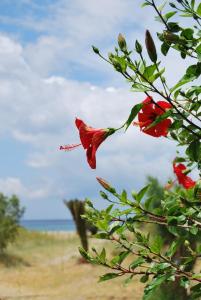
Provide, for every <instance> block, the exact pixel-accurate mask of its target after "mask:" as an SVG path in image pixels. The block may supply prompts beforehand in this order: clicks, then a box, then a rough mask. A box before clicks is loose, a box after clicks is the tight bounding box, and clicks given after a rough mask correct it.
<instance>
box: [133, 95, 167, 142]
mask: <svg viewBox="0 0 201 300" xmlns="http://www.w3.org/2000/svg"><path fill="white" fill-rule="evenodd" d="M170 108H172V106H171V104H170V103H168V102H166V101H158V102H156V104H155V103H153V101H152V97H147V98H146V99H145V100H144V101H143V106H142V111H141V112H139V113H138V121H139V122H134V125H139V126H140V129H141V130H142V131H143V132H144V133H146V134H149V135H152V136H154V137H160V136H167V134H168V128H169V127H170V125H171V124H172V121H171V120H170V119H165V120H162V121H161V122H160V123H158V124H156V125H154V126H152V127H151V128H147V127H148V126H149V125H151V124H152V123H153V122H154V121H155V120H156V118H157V117H159V116H161V115H163V114H164V113H165V112H166V110H168V109H170Z"/></svg>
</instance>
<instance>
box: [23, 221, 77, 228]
mask: <svg viewBox="0 0 201 300" xmlns="http://www.w3.org/2000/svg"><path fill="white" fill-rule="evenodd" d="M20 225H21V226H23V227H25V228H26V229H29V230H34V231H75V225H74V222H73V220H21V221H20Z"/></svg>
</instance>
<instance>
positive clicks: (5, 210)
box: [0, 193, 24, 252]
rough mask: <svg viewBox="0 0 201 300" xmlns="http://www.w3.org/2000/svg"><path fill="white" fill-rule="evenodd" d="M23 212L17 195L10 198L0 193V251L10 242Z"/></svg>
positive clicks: (13, 237)
mask: <svg viewBox="0 0 201 300" xmlns="http://www.w3.org/2000/svg"><path fill="white" fill-rule="evenodd" d="M23 213H24V208H21V207H20V201H19V199H18V197H17V196H15V195H13V196H11V197H10V198H9V197H6V196H4V195H3V194H2V193H0V252H3V251H4V249H5V248H6V247H7V245H8V243H9V242H12V241H13V240H14V239H15V237H16V235H17V233H18V229H19V221H20V218H21V216H22V215H23Z"/></svg>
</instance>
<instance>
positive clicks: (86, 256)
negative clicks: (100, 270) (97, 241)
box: [78, 247, 91, 261]
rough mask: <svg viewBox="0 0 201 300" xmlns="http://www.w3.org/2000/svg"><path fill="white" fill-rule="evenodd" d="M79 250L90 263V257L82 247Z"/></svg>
mask: <svg viewBox="0 0 201 300" xmlns="http://www.w3.org/2000/svg"><path fill="white" fill-rule="evenodd" d="M78 250H79V252H80V254H81V255H82V257H83V258H84V259H86V260H88V261H90V259H91V257H90V255H89V254H88V253H87V252H86V251H85V250H84V249H83V248H82V247H79V248H78Z"/></svg>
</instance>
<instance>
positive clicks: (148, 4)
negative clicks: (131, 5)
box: [141, 2, 151, 7]
mask: <svg viewBox="0 0 201 300" xmlns="http://www.w3.org/2000/svg"><path fill="white" fill-rule="evenodd" d="M150 5H151V4H150V3H149V2H144V3H142V5H141V7H145V6H150Z"/></svg>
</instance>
